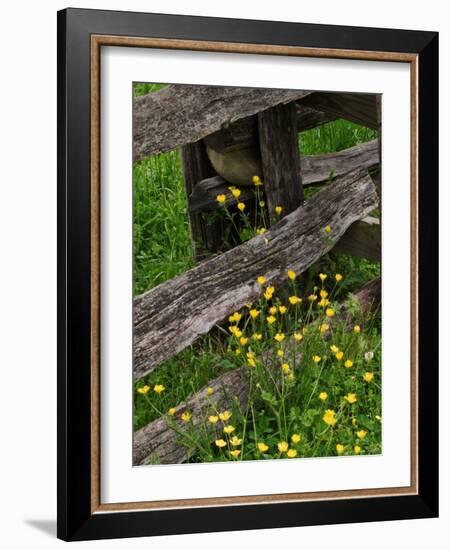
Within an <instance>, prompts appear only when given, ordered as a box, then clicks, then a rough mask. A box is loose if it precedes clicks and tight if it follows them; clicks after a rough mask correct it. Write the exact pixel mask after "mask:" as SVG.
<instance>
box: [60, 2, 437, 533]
mask: <svg viewBox="0 0 450 550" xmlns="http://www.w3.org/2000/svg"><path fill="white" fill-rule="evenodd" d="M92 35H112V36H121V37H126V36H133V37H154V38H167V39H182V40H196V41H220V42H232V43H246V44H266V45H267V44H269V45H283V46H299V47H304V48H327V49H336V50H345V51H355V52H357V51H366V52H372V51H373V52H375V51H376V52H400V53H408V54H414V55H416V56H417V60H418V73H417V79H418V106H417V107H418V109H417V111H418V112H417V115H418V118H417V125H418V147H419V155H418V166H417V169H418V199H419V201H418V204H419V208H418V213H417V214H418V220H419V223H418V243H419V246H418V277H419V285H418V316H417V323H418V334H419V346H418V362H419V366H420V367H423V368H419V370H418V373H419V374H418V380H417V383H418V480H419V483H418V493H417V494H416V495H407V496H394V497H378V498H358V499H354V498H345V499H339V500H315V501H310V502H285V503H268V504H251V505H245V506H237V505H236V506H233V505H230V506H222V507H213V506H209V507H206V506H205V507H199V508H176V509H157V510H150V511H145V510H142V511H127V510H124V511H121V512H113V513H108V512H102V513H93V512H92V505H91V494H92V492H91V488H92V484H93V483H94V481H95V480H94V479H93V473H92V460H91V440H90V436H89V435H90V433H91V425H92V424H91V390H92V388H91V369H90V365H91V354H92V342H91V261H92V257H91V249H90V238H91V227H90V223H89V220H90V216H91V203H90V200H91V196H90V181H91V179H90V178H91V165H90V158H91V149H90V139H91V138H90V131H91V120H90V116H91V115H90V107H91V104H90V102H91V96H90V83H91V76H90V60H91V51H90V48H91V36H92ZM437 267H438V33H435V32H422V31H410V30H393V29H376V28H363V27H343V26H332V25H313V24H301V23H279V22H272V21H251V20H240V19H220V18H209V17H192V16H173V15H161V14H148V13H131V12H118V11H101V10H85V9H66V10H62V11H60V12H58V533H57V534H58V537H59V538H61V539H63V540H88V539H102V538H115V537H138V536H150V535H165V534H180V533H201V532H210V531H228V530H245V529H259V528H277V527H289V526H302V525H322V524H329V523H349V522H367V521H382V520H384V521H386V520H396V519H412V518H430V517H436V516H437V515H438V330H437V325H438V269H437Z"/></svg>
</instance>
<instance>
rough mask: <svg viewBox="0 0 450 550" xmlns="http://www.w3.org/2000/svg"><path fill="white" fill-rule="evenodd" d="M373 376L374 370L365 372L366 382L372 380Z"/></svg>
mask: <svg viewBox="0 0 450 550" xmlns="http://www.w3.org/2000/svg"><path fill="white" fill-rule="evenodd" d="M373 377H374V374H373V372H365V373H364V374H363V379H364V382H372V380H373Z"/></svg>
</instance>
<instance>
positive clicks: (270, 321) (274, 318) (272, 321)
mask: <svg viewBox="0 0 450 550" xmlns="http://www.w3.org/2000/svg"><path fill="white" fill-rule="evenodd" d="M266 320H267V322H268V323H269V325H272V324H273V323H275V321H276V320H277V319H276V317H274V316H273V315H269V316H268V317H266Z"/></svg>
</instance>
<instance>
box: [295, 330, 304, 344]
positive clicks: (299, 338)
mask: <svg viewBox="0 0 450 550" xmlns="http://www.w3.org/2000/svg"><path fill="white" fill-rule="evenodd" d="M302 339H303V334H301V333H300V332H294V340H296V341H297V342H300V340H302Z"/></svg>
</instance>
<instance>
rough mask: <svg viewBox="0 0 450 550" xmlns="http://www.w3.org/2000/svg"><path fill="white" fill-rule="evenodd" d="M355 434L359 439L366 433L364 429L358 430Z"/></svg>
mask: <svg viewBox="0 0 450 550" xmlns="http://www.w3.org/2000/svg"><path fill="white" fill-rule="evenodd" d="M356 435H357V436H358V437H359V439H364V438H365V437H366V435H367V432H366V430H359V432H356Z"/></svg>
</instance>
